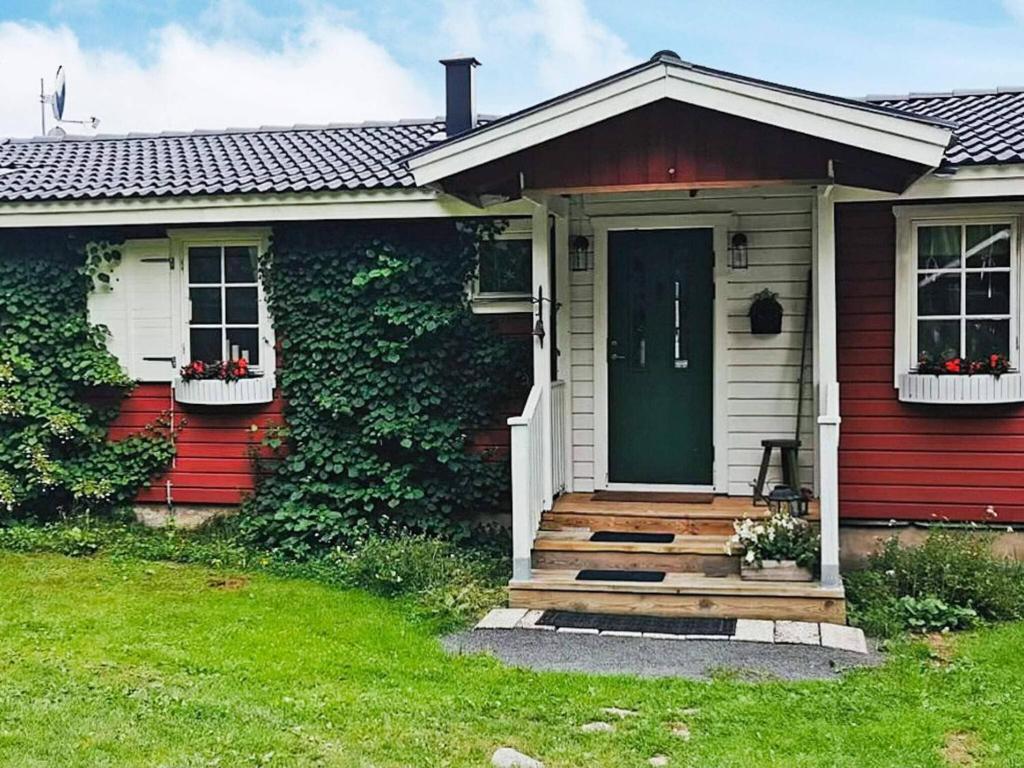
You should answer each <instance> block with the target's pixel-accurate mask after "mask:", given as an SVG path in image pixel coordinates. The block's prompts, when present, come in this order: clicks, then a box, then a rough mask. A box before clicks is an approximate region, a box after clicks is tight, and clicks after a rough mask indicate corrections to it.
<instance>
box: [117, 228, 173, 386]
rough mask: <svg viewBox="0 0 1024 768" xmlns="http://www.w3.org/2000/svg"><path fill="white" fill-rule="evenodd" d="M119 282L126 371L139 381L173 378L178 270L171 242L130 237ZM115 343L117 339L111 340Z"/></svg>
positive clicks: (120, 269) (126, 245)
mask: <svg viewBox="0 0 1024 768" xmlns="http://www.w3.org/2000/svg"><path fill="white" fill-rule="evenodd" d="M117 272H120V273H121V279H120V281H119V282H118V283H116V284H115V285H114V291H117V290H118V289H119V288H121V287H122V286H123V288H124V293H125V302H126V312H125V319H126V324H127V341H126V347H127V349H126V358H125V359H124V360H123V362H124V365H125V367H126V368H127V369H128V373H129V375H130V376H131V377H132V378H134V379H136V380H138V381H143V382H149V381H154V382H155V381H171V380H172V379H173V378H174V377H175V375H176V373H177V370H178V367H179V365H180V361H179V360H178V359H177V357H178V352H179V350H178V346H179V341H178V337H179V331H178V328H177V323H178V314H179V313H178V311H177V307H178V305H179V298H178V286H179V285H180V277H179V268H178V265H177V264H175V263H174V261H173V259H172V256H171V244H170V241H169V240H129V241H128V242H126V243H125V246H124V249H123V251H122V262H121V265H120V267H118V268H117V269H116V270H115V274H116V273H117ZM115 346H116V342H115Z"/></svg>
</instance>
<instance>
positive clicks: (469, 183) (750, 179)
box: [445, 99, 914, 193]
mask: <svg viewBox="0 0 1024 768" xmlns="http://www.w3.org/2000/svg"><path fill="white" fill-rule="evenodd" d="M830 160H831V161H833V162H834V168H835V173H836V175H837V179H838V178H839V177H844V181H846V182H852V181H853V179H852V176H853V175H856V176H857V179H858V180H859V181H861V182H865V181H868V180H870V179H873V180H875V181H878V182H880V183H882V182H883V180H885V181H884V183H882V186H881V187H880V188H893V187H892V186H891V185H894V186H895V187H901V183H902V182H905V181H906V179H907V177H908V174H911V173H913V171H914V168H913V167H912V166H911V165H910V164H907V163H904V162H902V161H897V160H894V159H893V158H884V157H882V156H881V155H877V154H875V153H871V152H867V151H864V150H858V149H854V148H852V147H848V146H845V145H841V144H837V143H835V142H831V141H826V140H824V139H820V138H816V137H812V136H808V135H804V134H800V133H795V132H793V131H788V130H785V129H782V128H777V127H775V126H771V125H767V124H765V123H758V122H755V121H753V120H747V119H744V118H739V117H734V116H732V115H726V114H723V113H721V112H715V111H713V110H709V109H704V108H702V107H696V106H693V105H689V104H681V103H679V102H676V101H671V100H668V99H664V100H662V101H659V102H655V103H654V104H651V105H648V106H645V107H640V108H638V109H634V110H632V111H630V112H626V113H624V114H622V115H619V116H617V117H614V118H610V119H608V120H604V121H602V122H600V123H597V124H595V125H592V126H588V127H586V128H582V129H580V130H577V131H574V132H572V133H570V134H567V135H565V136H562V137H559V138H557V139H552V140H551V141H548V142H545V143H543V144H539V145H537V146H535V147H531V148H529V149H526V150H523V151H521V152H517V153H515V154H512V155H510V156H508V157H505V158H502V159H499V160H496V161H494V162H491V163H487V164H485V165H483V166H481V167H479V168H474V169H471V170H468V171H466V172H464V173H461V174H457V175H455V176H454V177H452V178H450V179H448V180H446V181H445V187H446V188H449V189H454V190H467V191H476V192H488V191H495V192H501V191H504V192H506V193H512V192H515V191H516V189H517V187H518V182H519V174H520V172H522V174H523V180H524V185H525V187H527V188H533V189H549V190H558V191H563V192H568V191H572V192H585V191H601V190H608V189H612V188H615V189H623V188H624V189H661V188H673V187H675V188H678V187H680V186H682V187H700V186H715V185H719V186H722V185H728V186H743V185H744V184H747V183H771V182H780V181H784V180H815V179H824V178H827V177H828V176H829V161H830ZM869 177H870V179H869Z"/></svg>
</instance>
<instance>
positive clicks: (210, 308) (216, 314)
mask: <svg viewBox="0 0 1024 768" xmlns="http://www.w3.org/2000/svg"><path fill="white" fill-rule="evenodd" d="M188 297H189V300H191V302H192V324H193V325H212V324H217V325H220V323H221V319H220V288H189V289H188Z"/></svg>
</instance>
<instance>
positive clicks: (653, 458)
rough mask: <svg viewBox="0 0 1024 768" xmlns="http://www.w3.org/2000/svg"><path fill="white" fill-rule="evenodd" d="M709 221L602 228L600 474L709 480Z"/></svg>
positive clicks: (612, 478) (627, 479)
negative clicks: (603, 447)
mask: <svg viewBox="0 0 1024 768" xmlns="http://www.w3.org/2000/svg"><path fill="white" fill-rule="evenodd" d="M713 260H714V253H713V250H712V230H711V229H663V230H641V231H623V232H610V233H609V234H608V480H609V482H612V483H666V484H668V483H671V484H677V485H711V484H712V461H713V456H714V450H713V446H712V434H713V432H712V411H713V407H712V406H713V394H712V388H713V380H714V378H713V370H714V360H713V355H714V338H713V329H712V316H713V307H714V266H713Z"/></svg>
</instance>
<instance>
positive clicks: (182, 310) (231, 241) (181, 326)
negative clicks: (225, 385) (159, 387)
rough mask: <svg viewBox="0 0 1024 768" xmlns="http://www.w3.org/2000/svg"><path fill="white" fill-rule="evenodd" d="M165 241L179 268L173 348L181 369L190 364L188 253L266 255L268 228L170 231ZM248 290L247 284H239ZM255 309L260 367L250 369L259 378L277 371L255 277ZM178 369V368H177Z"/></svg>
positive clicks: (259, 283) (266, 313)
mask: <svg viewBox="0 0 1024 768" xmlns="http://www.w3.org/2000/svg"><path fill="white" fill-rule="evenodd" d="M167 234H168V237H169V238H170V240H171V257H172V258H173V259H174V263H175V264H176V265H177V266H178V269H179V272H178V274H179V275H180V276H181V290H180V292H179V295H180V297H181V301H180V305H179V312H178V322H176V323H175V326H176V328H175V331H176V333H177V338H176V340H175V341H176V348H177V349H178V350H179V351H180V353H181V360H182V361H183V362H182V363H181V365H187V364H188V363H189V362H190V361H191V360H192V357H191V349H190V334H189V329H190V328H191V325H190V318H191V315H192V307H191V302H190V301H189V275H188V251H189V248H194V247H209V246H220V247H231V246H241V247H255V248H256V251H257V253H258V254H263V253H265V252H266V250H267V248H268V247H269V246H270V234H271V231H270V229H269V228H263V227H261V228H251V229H182V230H169V231H168V233H167ZM241 285H244V286H249V285H250V284H249V283H245V284H241ZM256 306H257V312H258V332H259V343H260V348H259V359H260V364H259V365H254V366H252V368H251V369H250V370H251V371H252V372H253V373H255V374H257V375H259V376H271V375H273V374H274V372H275V370H276V368H277V354H276V352H277V350H276V342H275V337H274V326H273V323H272V322H271V318H270V312H269V310H268V308H267V299H266V293H265V291H264V289H263V282H262V280H260V278H259V274H257V276H256ZM179 367H180V366H179Z"/></svg>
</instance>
